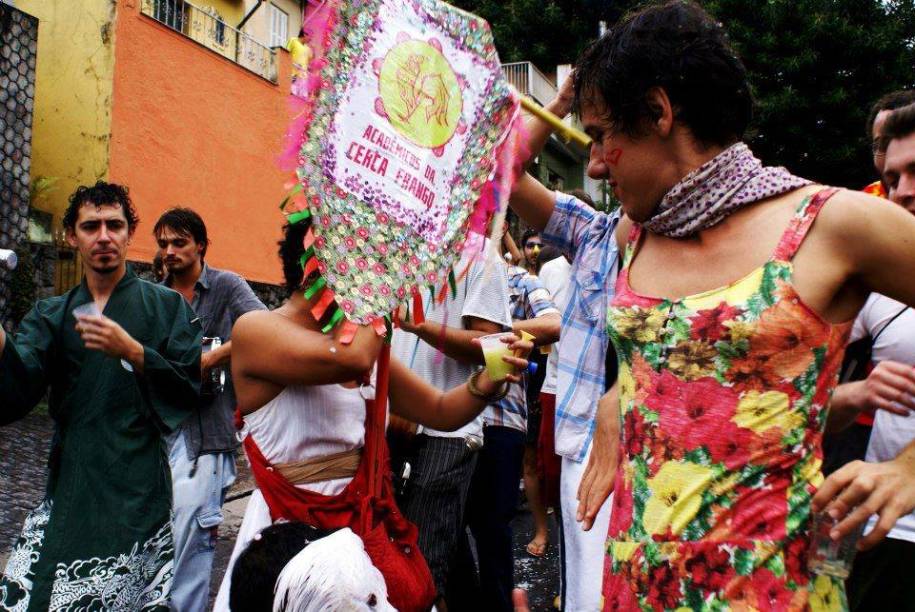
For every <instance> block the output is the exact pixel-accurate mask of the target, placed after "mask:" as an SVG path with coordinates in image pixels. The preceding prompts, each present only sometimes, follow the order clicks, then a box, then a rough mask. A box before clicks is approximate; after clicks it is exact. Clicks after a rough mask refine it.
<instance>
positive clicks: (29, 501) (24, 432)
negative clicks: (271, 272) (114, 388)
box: [0, 409, 559, 612]
mask: <svg viewBox="0 0 915 612" xmlns="http://www.w3.org/2000/svg"><path fill="white" fill-rule="evenodd" d="M52 435H53V429H52V424H51V419H50V417H49V416H48V415H47V412H46V411H45V410H43V409H36V410H34V411H33V412H32V413H31V414H29V415H28V416H26V417H25V418H24V419H21V420H20V421H17V422H16V423H14V424H12V425H8V426H6V427H2V428H0V491H2V493H3V495H4V503H2V504H0V567H3V566H5V565H6V559H7V557H8V556H9V552H10V549H11V548H12V546H13V544H14V543H15V540H16V537H17V536H18V535H19V530H20V528H21V527H22V521H23V520H24V519H25V516H26V514H27V513H28V512H29V511H30V510H31V509H32V508H34V507H35V506H36V505H37V504H38V502H39V501H40V500H41V497H42V495H43V493H44V486H45V480H46V478H47V469H46V458H47V455H48V449H49V447H50V443H51V436H52ZM238 468H239V474H238V479H237V480H236V483H235V485H234V486H233V487H232V491H231V492H230V493H229V498H230V499H232V498H233V497H234V498H236V499H234V500H232V501H229V502H228V503H226V505H225V507H224V511H225V517H226V518H225V522H224V523H223V525H222V526H221V527H220V529H219V541H218V543H217V545H216V560H215V562H214V565H213V579H212V582H211V589H210V594H211V597H210V601H211V603H212V601H213V599H214V598H215V596H216V591H217V590H218V589H219V584H220V582H221V581H222V578H223V574H224V573H225V570H226V565H227V564H228V562H229V556H230V555H231V553H232V547H233V545H234V543H235V536H236V535H237V534H238V529H239V527H240V526H241V521H242V517H243V516H244V511H245V506H246V505H247V503H248V496H247V495H246V492H247V491H249V490H250V489H251V487H252V486H253V481H252V479H251V475H250V472H249V471H248V468H247V465H246V462H245V460H244V458H243V457H241V456H240V457H239V461H238ZM551 522H552V516H551ZM513 528H514V532H515V575H516V580H517V583H518V586H520V587H523V588H525V589H527V590H528V592H529V595H530V603H531V610H549V609H551V608H552V601H553V598H554V597H555V596H556V594H557V593H558V589H559V578H558V576H559V558H558V544H557V543H556V534H557V533H556V529H555V523H553V524H552V525H551V532H550V536H551V539H552V541H551V544H550V547H549V549H548V551H547V554H546V556H545V557H544V558H543V559H534V558H532V557H530V556H529V555H528V554H527V553H526V552H525V550H524V547H525V546H526V544H527V542H528V541H529V540H530V538H531V536H532V534H533V526H532V522H531V516H530V514H529V513H528V512H526V511H521V512H519V513H518V515H517V516H516V518H515V521H514V523H513ZM481 603H482V602H481ZM458 612H460V611H458Z"/></svg>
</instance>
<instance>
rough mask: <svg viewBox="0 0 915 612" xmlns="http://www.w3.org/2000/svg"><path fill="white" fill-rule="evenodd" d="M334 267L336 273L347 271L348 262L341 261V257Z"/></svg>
mask: <svg viewBox="0 0 915 612" xmlns="http://www.w3.org/2000/svg"><path fill="white" fill-rule="evenodd" d="M336 267H337V273H338V274H346V273H347V272H349V264H348V263H346V262H345V261H343V260H342V259H341V260H340V261H338V262H337V266H336Z"/></svg>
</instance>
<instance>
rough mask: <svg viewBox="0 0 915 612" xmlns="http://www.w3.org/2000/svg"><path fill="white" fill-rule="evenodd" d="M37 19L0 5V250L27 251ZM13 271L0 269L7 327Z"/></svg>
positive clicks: (0, 301)
mask: <svg viewBox="0 0 915 612" xmlns="http://www.w3.org/2000/svg"><path fill="white" fill-rule="evenodd" d="M37 53H38V20H37V19H36V18H34V17H32V16H31V15H27V14H26V13H23V12H22V11H20V10H18V9H15V8H13V7H11V6H9V5H7V4H0V248H4V249H15V250H17V251H19V252H20V256H21V255H22V253H23V250H25V249H28V248H29V247H28V244H27V243H26V237H27V235H28V227H29V168H30V167H31V163H32V162H31V155H32V111H33V110H34V105H35V62H36V59H37ZM12 281H13V274H12V273H11V272H9V271H6V270H3V269H0V323H2V324H3V325H4V326H5V327H7V329H9V328H11V326H12V322H11V321H10V315H11V312H10V307H11V304H10V301H11V297H12V287H11V284H12Z"/></svg>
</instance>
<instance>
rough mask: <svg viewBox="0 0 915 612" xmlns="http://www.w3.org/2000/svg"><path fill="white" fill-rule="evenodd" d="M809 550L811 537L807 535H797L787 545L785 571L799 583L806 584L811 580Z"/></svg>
mask: <svg viewBox="0 0 915 612" xmlns="http://www.w3.org/2000/svg"><path fill="white" fill-rule="evenodd" d="M809 551H810V538H809V537H807V536H797V537H795V538H794V539H793V540H791V541H790V542H788V545H787V546H786V547H785V553H784V554H785V571H786V572H787V573H788V577H789V578H790V579H791V580H793V581H794V582H796V583H797V584H798V585H805V584H807V582H809V581H810V573H809V572H808V571H807V557H808V555H809Z"/></svg>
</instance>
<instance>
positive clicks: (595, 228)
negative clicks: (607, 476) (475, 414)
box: [542, 193, 620, 462]
mask: <svg viewBox="0 0 915 612" xmlns="http://www.w3.org/2000/svg"><path fill="white" fill-rule="evenodd" d="M619 220H620V213H619V212H616V213H613V214H609V215H608V214H607V213H602V212H597V211H595V210H594V209H593V208H591V207H589V206H588V205H587V204H585V203H584V202H582V201H580V200H577V199H576V198H574V197H572V196H570V195H567V194H564V193H557V194H556V208H555V209H554V210H553V215H552V216H551V217H550V220H549V222H548V223H547V225H546V228H545V229H544V231H543V234H542V237H543V241H544V243H547V244H551V245H553V246H554V247H556V248H558V249H559V250H560V251H562V252H563V253H564V254H566V255H567V256H568V257H569V259H570V260H571V261H572V269H571V271H570V273H571V278H570V280H569V288H568V290H567V294H566V295H567V296H568V303H567V304H566V307H565V311H564V312H563V314H562V333H561V335H560V338H559V343H558V345H557V348H556V350H558V366H557V370H558V372H557V381H556V429H555V436H556V454H557V455H561V456H563V457H566V458H568V459H572V460H573V461H578V462H581V461H583V460H584V458H585V457H586V456H587V454H588V448H589V447H590V445H591V438H592V437H593V436H594V424H595V415H596V413H597V401H598V400H599V399H600V398H601V396H602V395H603V394H604V383H605V381H604V378H605V372H604V362H605V360H606V358H607V343H608V342H609V340H610V338H609V336H608V335H607V324H606V317H607V308H608V307H609V305H610V299H611V298H612V297H613V292H614V285H615V284H616V272H617V257H618V256H619V249H618V248H617V245H616V238H615V237H614V231H615V230H616V225H617V223H619Z"/></svg>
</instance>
